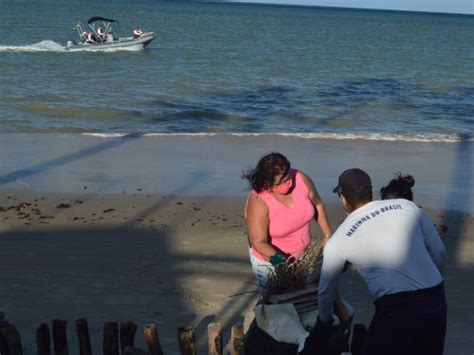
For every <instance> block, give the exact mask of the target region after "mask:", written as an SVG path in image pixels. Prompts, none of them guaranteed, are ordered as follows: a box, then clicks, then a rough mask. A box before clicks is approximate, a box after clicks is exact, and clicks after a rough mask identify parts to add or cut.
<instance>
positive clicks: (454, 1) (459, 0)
mask: <svg viewBox="0 0 474 355" xmlns="http://www.w3.org/2000/svg"><path fill="white" fill-rule="evenodd" d="M233 1H238V2H258V3H264V4H266V3H268V4H286V5H309V6H334V7H353V8H367V9H384V10H408V11H427V12H446V13H458V14H470V15H474V0H233Z"/></svg>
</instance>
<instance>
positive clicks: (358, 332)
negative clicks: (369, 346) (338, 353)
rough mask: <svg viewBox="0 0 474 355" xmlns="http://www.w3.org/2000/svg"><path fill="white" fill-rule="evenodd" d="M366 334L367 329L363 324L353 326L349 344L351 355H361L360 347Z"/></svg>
mask: <svg viewBox="0 0 474 355" xmlns="http://www.w3.org/2000/svg"><path fill="white" fill-rule="evenodd" d="M366 334H367V328H366V326H365V325H364V324H362V323H358V324H354V328H353V334H352V342H351V353H352V355H360V354H362V347H363V346H364V339H365V335H366Z"/></svg>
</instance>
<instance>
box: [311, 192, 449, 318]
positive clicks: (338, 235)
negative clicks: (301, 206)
mask: <svg viewBox="0 0 474 355" xmlns="http://www.w3.org/2000/svg"><path fill="white" fill-rule="evenodd" d="M445 259H446V250H445V248H444V245H443V242H442V241H441V238H440V237H439V235H438V233H437V232H436V229H435V228H434V226H433V222H432V221H431V220H430V218H429V217H428V216H427V215H426V214H425V213H424V212H423V211H422V210H421V209H420V208H419V207H418V206H417V205H415V204H414V203H413V202H411V201H408V200H405V199H394V200H383V201H373V202H369V203H367V204H366V205H364V206H362V207H361V208H359V209H357V210H355V211H354V212H352V213H351V214H350V215H349V216H348V217H347V218H346V220H345V221H344V223H342V224H341V225H340V226H339V228H338V229H337V230H336V232H335V233H334V234H333V236H332V237H331V239H330V240H329V241H328V243H327V244H326V247H325V248H324V259H323V266H322V271H321V280H320V283H319V295H318V302H319V316H320V318H321V319H322V320H323V321H326V320H329V319H330V317H331V314H332V305H333V304H334V300H335V298H336V293H337V285H338V283H339V279H340V276H341V273H342V269H343V267H344V264H345V262H346V260H347V261H350V262H351V263H352V264H353V265H354V267H355V268H356V269H357V271H358V272H359V274H360V275H361V276H362V277H363V278H364V280H365V282H366V283H367V286H368V288H369V290H370V292H371V293H372V294H373V295H374V297H376V298H379V297H382V296H384V295H388V294H392V293H398V292H404V291H414V290H419V289H424V288H429V287H433V286H436V285H437V284H439V283H440V282H441V281H442V280H443V277H442V276H441V275H442V273H443V267H444V261H445Z"/></svg>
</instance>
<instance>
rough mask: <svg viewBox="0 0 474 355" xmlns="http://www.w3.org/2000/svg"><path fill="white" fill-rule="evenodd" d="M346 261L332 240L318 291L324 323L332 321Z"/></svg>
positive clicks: (319, 309) (326, 250) (325, 250)
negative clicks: (338, 252)
mask: <svg viewBox="0 0 474 355" xmlns="http://www.w3.org/2000/svg"><path fill="white" fill-rule="evenodd" d="M344 263H345V260H344V259H343V258H341V257H340V256H339V255H338V254H337V250H336V246H335V244H334V243H333V242H332V241H331V240H330V241H329V242H328V243H327V244H326V247H325V248H324V258H323V266H322V269H321V278H320V281H319V291H318V312H319V318H320V319H321V320H322V321H323V322H328V321H330V320H331V319H332V308H333V305H334V301H335V300H336V297H337V287H338V285H339V280H340V278H341V275H342V269H343V268H344Z"/></svg>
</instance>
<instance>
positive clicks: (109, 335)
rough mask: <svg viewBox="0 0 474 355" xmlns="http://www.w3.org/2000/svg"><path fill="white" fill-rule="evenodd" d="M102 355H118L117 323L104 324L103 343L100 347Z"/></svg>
mask: <svg viewBox="0 0 474 355" xmlns="http://www.w3.org/2000/svg"><path fill="white" fill-rule="evenodd" d="M102 349H103V352H104V355H119V339H118V323H117V322H108V323H105V324H104V342H103V346H102Z"/></svg>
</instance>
